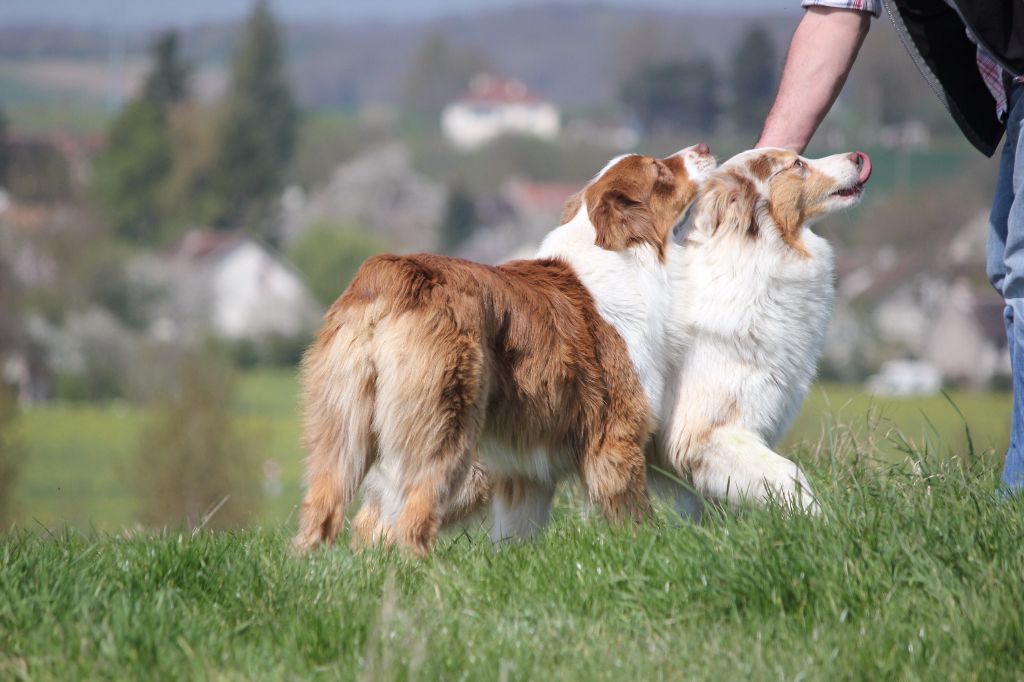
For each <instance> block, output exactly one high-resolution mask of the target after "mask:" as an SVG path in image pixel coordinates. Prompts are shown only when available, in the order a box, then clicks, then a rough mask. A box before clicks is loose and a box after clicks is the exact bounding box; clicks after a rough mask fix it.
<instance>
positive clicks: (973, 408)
mask: <svg viewBox="0 0 1024 682" xmlns="http://www.w3.org/2000/svg"><path fill="white" fill-rule="evenodd" d="M296 390H297V387H296V384H295V377H294V373H293V372H291V371H287V370H262V371H257V372H249V373H247V374H245V375H243V377H242V379H241V381H240V382H239V386H238V393H237V395H236V400H235V409H236V412H237V414H238V417H239V419H240V420H242V423H243V424H244V425H245V427H246V429H247V430H248V431H250V432H251V433H253V434H254V436H255V438H253V441H254V442H255V443H256V444H257V446H258V448H259V452H258V455H259V458H260V459H272V460H274V461H276V462H277V463H278V464H280V465H281V468H282V482H283V490H282V492H281V494H280V495H279V496H277V497H270V498H268V499H267V500H266V506H265V512H264V516H263V521H264V522H265V523H268V524H271V525H275V524H280V523H282V522H284V521H286V520H289V519H291V518H293V516H294V512H295V508H296V506H297V504H298V502H299V499H300V494H301V490H300V480H301V468H302V450H301V448H300V447H299V424H298V419H297V400H296ZM950 398H951V400H952V401H953V402H954V403H955V405H956V408H954V407H953V406H952V405H951V404H950V403H949V402H948V401H947V400H946V398H944V397H943V396H933V397H928V398H913V399H872V398H871V397H870V396H867V395H865V394H863V393H862V392H861V391H860V390H859V389H858V388H857V387H851V386H842V385H838V384H823V385H819V386H816V387H815V388H813V389H812V390H811V393H810V395H809V396H808V398H807V401H806V403H805V404H804V408H803V410H802V412H801V413H800V415H799V417H798V418H797V420H796V422H795V424H794V426H793V428H792V429H791V431H790V434H789V435H788V437H787V438H786V440H785V442H784V443H783V444H782V447H781V450H782V452H784V453H790V452H792V451H794V450H796V449H800V448H806V447H810V448H817V449H824V450H828V449H830V448H831V449H835V448H837V447H838V448H840V449H841V448H843V447H846V441H848V440H850V438H851V437H853V436H856V437H857V439H858V440H859V441H861V446H860V447H861V449H870V450H871V451H872V453H873V454H874V455H877V456H880V457H881V458H883V459H887V460H890V461H893V460H897V459H899V458H900V457H902V455H901V454H900V451H899V449H898V448H897V447H896V446H895V445H894V444H893V443H892V442H890V440H889V439H887V438H886V435H887V434H888V433H889V432H891V431H896V430H898V431H899V432H900V433H902V434H905V435H906V436H907V438H909V439H910V440H912V441H913V442H914V445H915V446H916V448H917V449H919V450H929V451H931V452H936V453H937V454H946V455H950V454H962V453H965V452H967V450H968V448H967V442H966V438H965V430H964V427H965V422H964V420H963V419H961V417H960V416H959V414H958V413H957V409H959V410H961V411H962V412H963V415H964V418H965V419H966V424H967V425H968V426H969V427H970V430H971V434H972V439H973V441H974V445H975V449H976V450H977V451H978V452H982V451H987V450H992V451H994V452H995V453H1002V452H1004V451H1005V449H1006V441H1007V432H1008V425H1009V415H1010V398H1009V395H1007V394H1002V393H969V392H953V393H951V394H950ZM145 419H146V414H145V412H143V411H141V410H139V409H136V408H132V407H130V406H126V405H108V406H97V405H87V404H56V405H47V406H44V407H40V408H37V409H34V410H30V411H27V412H26V413H24V414H23V415H22V417H21V423H20V427H19V428H20V431H21V436H22V440H23V441H24V443H25V445H26V446H27V449H28V458H27V461H26V463H25V469H24V471H23V475H22V477H21V480H20V482H19V485H18V489H17V490H16V492H15V496H14V501H15V513H16V517H15V518H16V520H17V522H18V524H19V525H20V526H23V527H25V526H28V527H32V526H36V525H40V524H41V525H42V526H45V527H48V528H54V527H59V526H60V525H63V524H70V525H72V526H75V527H77V528H82V529H89V528H95V529H98V530H104V531H117V530H119V529H121V528H125V527H128V526H131V525H132V524H133V523H134V519H135V508H136V502H135V497H134V493H133V491H132V485H131V472H132V457H133V454H134V452H135V447H136V445H135V443H136V438H137V435H138V432H139V429H140V428H141V426H142V424H143V422H144V420H145Z"/></svg>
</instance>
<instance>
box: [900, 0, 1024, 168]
mask: <svg viewBox="0 0 1024 682" xmlns="http://www.w3.org/2000/svg"><path fill="white" fill-rule="evenodd" d="M953 4H954V5H955V6H956V7H955V9H954V8H953V7H950V6H949V5H948V4H947V3H946V2H945V0H886V9H887V10H888V12H889V17H890V18H891V19H892V23H893V26H894V27H895V28H896V33H897V34H899V36H900V40H902V41H903V45H904V46H905V47H906V48H907V51H908V52H910V56H911V57H913V59H914V62H915V63H916V64H917V68H918V69H920V71H921V74H922V75H923V76H924V77H925V79H926V80H927V81H928V84H929V85H931V87H932V90H934V91H935V94H936V95H938V96H939V99H940V100H942V103H943V104H944V105H945V106H946V108H947V109H948V110H949V113H950V114H952V116H953V120H955V121H956V123H957V125H958V126H960V130H961V131H963V133H964V135H966V136H967V139H968V140H970V142H971V144H973V145H974V146H975V147H977V148H978V149H979V150H980V151H981V152H983V153H984V154H986V155H988V156H992V154H993V153H994V152H995V150H996V147H997V146H998V145H999V140H1000V139H1001V138H1002V136H1003V130H1004V129H1005V127H1006V126H1005V123H1004V122H1002V121H999V120H998V119H997V118H996V103H995V101H994V100H993V98H992V94H991V93H990V92H989V91H988V88H987V87H986V86H985V81H984V79H983V78H982V77H981V74H980V73H979V72H978V64H977V46H976V45H975V44H974V43H972V42H971V41H970V39H968V37H967V34H966V32H965V31H964V26H966V27H967V28H969V29H970V30H971V33H972V34H973V35H974V36H975V38H977V40H978V44H979V45H981V46H982V47H984V48H985V50H986V51H987V52H988V53H989V54H991V55H992V56H993V57H994V58H995V59H996V61H998V62H999V63H1000V64H1002V66H1003V68H1004V69H1005V70H1006V71H1007V72H1008V73H1010V74H1011V75H1013V76H1019V75H1020V74H1022V73H1024V2H1021V1H1020V0H974V1H971V0H953Z"/></svg>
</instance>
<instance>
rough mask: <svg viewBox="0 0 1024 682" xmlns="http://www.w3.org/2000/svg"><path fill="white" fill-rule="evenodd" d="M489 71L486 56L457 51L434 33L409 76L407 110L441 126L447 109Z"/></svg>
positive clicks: (404, 96)
mask: <svg viewBox="0 0 1024 682" xmlns="http://www.w3.org/2000/svg"><path fill="white" fill-rule="evenodd" d="M489 70H490V64H489V60H488V59H487V58H486V57H485V56H484V55H482V54H480V53H479V52H475V51H472V50H461V49H457V48H453V47H451V46H450V45H449V44H448V41H447V40H445V37H444V36H443V35H442V34H440V33H432V34H431V35H429V36H427V38H426V39H425V40H424V41H423V43H422V44H421V45H420V47H419V49H418V50H417V51H416V54H415V55H414V56H413V59H412V63H411V65H410V67H409V71H408V73H407V74H406V77H405V83H404V85H403V90H402V105H403V108H404V109H405V110H406V111H407V112H409V113H411V114H413V115H415V116H419V117H421V118H423V119H424V120H430V121H433V122H435V123H438V122H439V120H440V119H439V117H440V115H441V110H442V109H444V107H445V105H447V104H448V103H449V102H451V101H452V100H453V99H455V98H457V97H458V96H459V95H461V94H463V93H464V92H465V91H466V89H467V88H468V87H469V81H470V80H471V79H472V78H473V76H475V75H477V74H479V73H483V72H486V71H489ZM438 124H439V123H438Z"/></svg>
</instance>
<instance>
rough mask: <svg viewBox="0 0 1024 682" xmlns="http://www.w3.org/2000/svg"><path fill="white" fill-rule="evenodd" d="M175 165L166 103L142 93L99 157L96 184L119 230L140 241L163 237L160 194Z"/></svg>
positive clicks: (119, 121) (121, 118) (128, 107)
mask: <svg viewBox="0 0 1024 682" xmlns="http://www.w3.org/2000/svg"><path fill="white" fill-rule="evenodd" d="M170 170H171V142H170V138H169V137H168V135H167V129H166V127H165V116H164V114H163V112H162V111H161V109H160V107H159V106H157V105H156V104H154V103H152V102H150V101H148V100H145V99H137V100H133V101H131V102H129V103H128V104H126V105H125V107H124V109H123V110H122V111H121V113H120V114H119V115H118V117H117V118H116V119H115V120H114V122H113V124H112V125H111V128H110V135H109V138H108V140H107V147H106V149H105V150H104V151H103V153H102V154H101V155H100V157H99V158H98V159H97V161H96V172H95V175H94V180H93V187H94V190H95V193H96V195H97V198H98V199H99V200H100V203H101V204H102V206H103V209H104V211H105V213H106V216H107V218H108V219H109V220H110V222H111V224H112V225H113V228H114V231H115V232H116V233H117V234H118V235H120V236H121V237H125V238H127V239H130V240H133V241H139V242H149V241H153V240H155V239H156V238H157V235H158V232H159V227H160V211H159V208H158V195H159V191H160V185H161V184H162V183H163V181H164V179H165V178H166V177H167V175H168V173H169V172H170Z"/></svg>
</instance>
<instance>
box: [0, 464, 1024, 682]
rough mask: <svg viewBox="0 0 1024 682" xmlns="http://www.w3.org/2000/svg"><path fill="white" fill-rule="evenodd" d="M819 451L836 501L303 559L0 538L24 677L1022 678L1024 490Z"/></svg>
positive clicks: (571, 521) (266, 535) (5, 604)
mask: <svg viewBox="0 0 1024 682" xmlns="http://www.w3.org/2000/svg"><path fill="white" fill-rule="evenodd" d="M831 454H832V455H833V457H832V458H831V460H832V463H831V464H827V463H825V462H821V463H819V464H817V465H814V466H812V468H811V476H812V479H813V480H815V481H816V483H818V482H820V483H818V485H817V492H818V493H819V495H820V497H821V501H822V508H823V514H822V516H821V517H818V518H806V517H796V518H789V517H787V516H786V515H785V514H784V513H782V512H781V511H780V510H778V509H776V510H774V511H768V512H763V513H746V514H740V515H738V516H737V515H727V516H724V517H719V516H717V515H714V514H712V515H711V517H710V518H709V519H708V520H706V522H705V523H704V524H703V525H701V526H695V525H690V524H680V523H679V522H678V521H677V520H675V519H674V517H672V516H671V515H670V514H667V513H665V512H662V513H661V514H660V516H659V519H658V522H657V523H654V524H650V525H647V526H645V527H643V528H641V529H640V530H639V531H637V532H636V533H629V532H624V531H614V530H611V529H609V528H608V527H606V526H605V525H604V524H603V523H601V522H600V521H597V520H586V519H583V518H582V517H581V515H580V513H579V509H578V508H576V507H575V506H574V505H573V504H572V503H571V501H570V502H565V501H563V502H562V503H561V504H560V508H559V509H558V510H557V513H556V518H555V522H554V524H553V527H552V528H551V529H550V531H549V532H548V533H547V534H546V535H545V536H543V537H542V538H541V539H540V540H538V541H536V542H531V543H527V544H520V545H510V546H505V547H501V548H498V549H494V548H492V546H491V545H490V543H489V542H488V541H487V540H486V538H485V537H484V536H483V535H482V533H481V532H479V531H477V530H474V529H471V530H470V531H468V532H466V533H464V534H461V535H455V536H451V537H449V538H447V539H445V540H443V541H442V542H441V543H440V545H439V547H438V550H437V552H436V553H435V555H434V556H432V557H431V558H429V559H426V560H421V561H417V560H410V559H407V558H405V557H403V556H401V555H399V554H395V553H387V552H376V551H373V552H368V553H364V554H361V555H353V554H352V553H351V552H349V551H348V550H347V549H343V548H338V549H335V550H331V551H323V552H319V553H316V554H314V555H312V556H308V557H292V556H289V555H288V554H287V552H286V550H285V546H286V532H287V531H286V530H285V531H282V530H280V526H277V525H273V526H271V527H269V528H268V529H262V530H252V531H245V532H237V533H228V532H224V533H218V534H212V533H206V532H200V533H198V534H194V535H189V534H177V533H168V534H161V535H137V534H121V535H106V534H97V533H93V532H90V533H85V534H81V533H75V532H65V533H57V534H56V535H50V534H47V533H41V532H38V531H37V532H24V531H19V532H14V533H9V534H6V535H0V677H3V678H6V679H34V680H50V679H164V678H171V679H179V678H190V679H263V680H276V679H282V680H284V679H343V680H355V679H410V680H412V679H428V680H429V679H470V680H475V679H499V680H531V679H544V680H570V679H572V680H580V679H586V680H622V679H664V680H689V679H826V678H828V679H871V680H881V679H941V680H948V679H985V680H1003V679H1006V680H1011V679H1019V675H1020V671H1021V670H1022V669H1024V611H1022V610H1021V608H1020V605H1021V604H1022V603H1024V581H1022V580H1021V575H1024V544H1022V542H1021V538H1022V537H1024V500H1021V499H1018V500H1016V501H1012V502H1005V501H1000V500H999V499H997V497H996V496H995V495H994V494H993V493H992V490H993V485H994V483H995V477H994V475H993V471H992V469H991V468H990V467H987V466H981V465H979V464H978V463H977V462H975V463H974V464H968V465H966V466H964V463H963V462H962V460H941V459H938V458H932V457H918V459H917V461H916V462H915V463H914V465H913V466H911V467H895V468H889V469H883V468H878V467H875V466H868V465H867V464H865V463H864V462H860V463H856V464H855V463H851V462H852V460H851V458H850V457H849V453H846V452H842V451H837V452H833V453H831Z"/></svg>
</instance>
